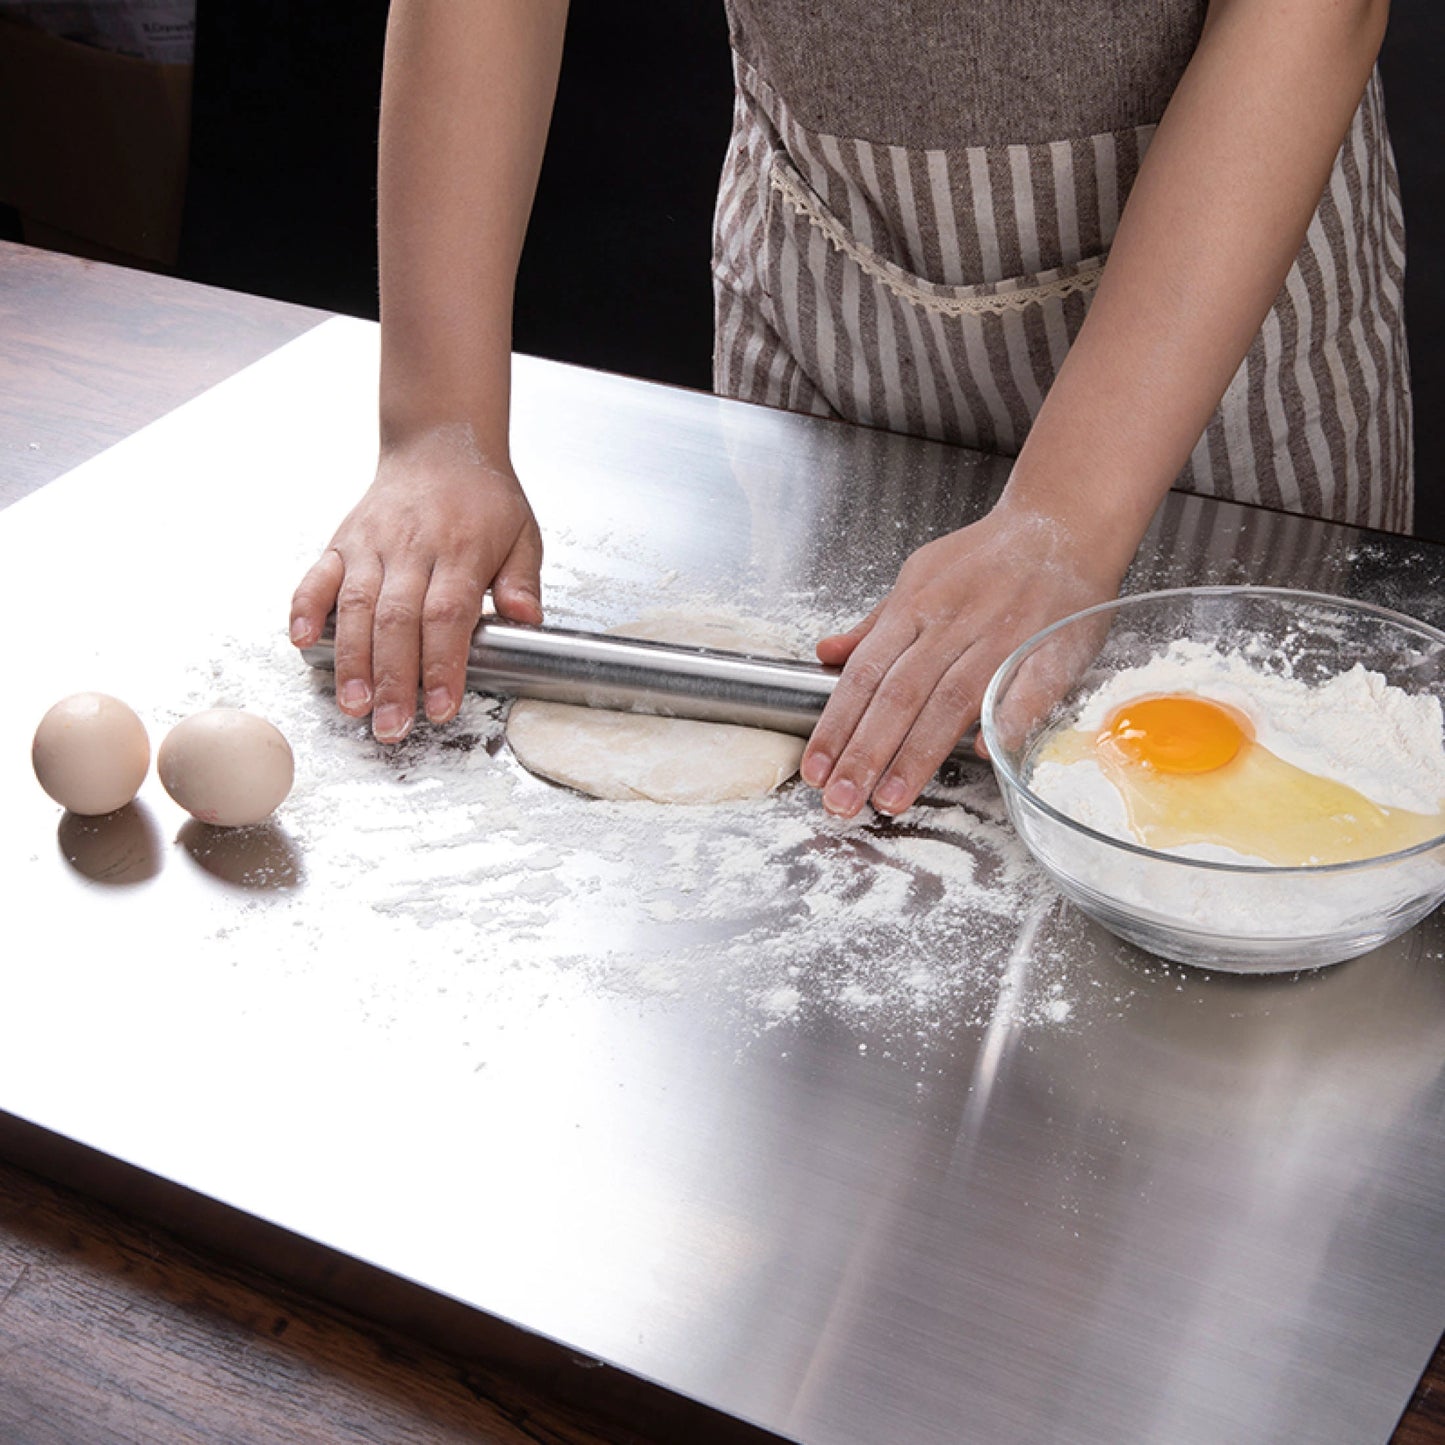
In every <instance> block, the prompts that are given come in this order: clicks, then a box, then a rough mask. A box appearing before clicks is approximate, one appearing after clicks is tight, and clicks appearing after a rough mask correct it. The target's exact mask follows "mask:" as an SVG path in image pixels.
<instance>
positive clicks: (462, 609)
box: [422, 592, 476, 628]
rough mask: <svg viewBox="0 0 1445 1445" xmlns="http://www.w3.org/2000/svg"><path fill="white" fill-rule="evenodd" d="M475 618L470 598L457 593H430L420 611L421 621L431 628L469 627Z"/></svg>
mask: <svg viewBox="0 0 1445 1445" xmlns="http://www.w3.org/2000/svg"><path fill="white" fill-rule="evenodd" d="M475 616H476V608H475V606H474V605H473V600H472V598H471V597H469V596H465V595H463V594H461V593H459V592H438V593H432V594H430V595H428V597H427V600H426V606H425V607H423V609H422V621H423V622H425V623H426V624H427V625H428V626H433V627H445V628H462V627H470V626H471V624H472V621H473V620H474V618H475Z"/></svg>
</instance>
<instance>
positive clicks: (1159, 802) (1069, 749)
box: [1039, 693, 1445, 867]
mask: <svg viewBox="0 0 1445 1445" xmlns="http://www.w3.org/2000/svg"><path fill="white" fill-rule="evenodd" d="M1254 734H1255V730H1254V728H1253V726H1252V725H1251V723H1250V720H1249V718H1248V717H1247V716H1246V715H1245V714H1244V713H1242V712H1240V711H1239V710H1237V709H1236V708H1233V707H1230V706H1228V705H1227V704H1224V703H1220V702H1215V701H1213V700H1211V699H1208V698H1203V697H1196V696H1190V695H1187V694H1174V693H1171V694H1162V695H1160V694H1154V695H1148V696H1144V697H1137V698H1132V699H1130V700H1129V701H1128V702H1126V703H1124V704H1122V705H1121V706H1119V707H1116V708H1115V709H1114V710H1113V711H1112V712H1111V713H1110V714H1109V715H1108V717H1106V718H1105V719H1104V724H1103V726H1102V727H1101V728H1100V729H1099V730H1098V731H1097V732H1093V733H1091V732H1087V731H1080V730H1069V731H1065V732H1062V733H1060V734H1058V735H1056V737H1055V738H1053V739H1051V740H1050V741H1049V743H1048V744H1046V745H1045V747H1044V748H1043V749H1042V750H1041V752H1040V755H1039V756H1040V758H1041V759H1046V760H1050V761H1055V762H1060V763H1069V762H1078V761H1081V760H1084V759H1092V760H1093V761H1095V762H1096V763H1097V764H1098V766H1099V768H1100V769H1101V771H1102V772H1103V773H1104V775H1105V777H1107V778H1108V780H1109V781H1110V782H1111V783H1112V784H1113V786H1114V787H1115V788H1116V789H1117V790H1118V792H1119V794H1120V795H1121V796H1122V798H1123V800H1124V805H1125V809H1126V812H1127V815H1128V820H1129V827H1130V830H1131V832H1132V834H1133V836H1134V838H1135V840H1136V841H1137V842H1139V843H1142V844H1143V845H1144V846H1145V847H1148V848H1154V849H1157V850H1169V849H1177V848H1184V847H1189V846H1191V845H1195V844H1201V843H1202V844H1214V845H1217V846H1220V847H1223V848H1228V849H1231V850H1232V851H1233V852H1235V853H1238V854H1242V855H1244V856H1245V857H1246V858H1250V859H1259V860H1261V861H1262V862H1265V863H1271V864H1275V865H1277V866H1280V867H1302V866H1306V865H1310V864H1327V863H1345V862H1351V861H1354V860H1357V859H1362V858H1374V857H1378V856H1380V855H1381V854H1385V853H1393V852H1396V851H1398V850H1400V849H1403V848H1410V847H1413V846H1414V845H1415V844H1417V843H1423V842H1426V841H1427V840H1429V839H1432V838H1435V837H1438V836H1439V835H1440V834H1441V833H1442V832H1445V817H1442V815H1441V814H1438V813H1431V814H1425V813H1414V812H1409V811H1407V810H1406V809H1403V808H1387V807H1382V806H1380V805H1379V804H1377V803H1375V802H1372V801H1371V800H1370V799H1369V798H1367V797H1365V796H1364V795H1363V794H1362V793H1359V792H1357V791H1356V790H1355V789H1354V788H1351V787H1349V786H1348V785H1346V784H1345V783H1341V782H1338V781H1336V780H1335V779H1333V778H1326V777H1320V776H1317V775H1316V774H1314V773H1309V772H1306V771H1305V770H1304V769H1302V768H1298V767H1296V766H1295V765H1294V764H1293V763H1288V762H1285V761H1284V760H1283V759H1282V758H1280V757H1277V756H1276V755H1275V754H1274V753H1273V752H1271V751H1270V750H1269V749H1268V748H1266V747H1264V746H1263V745H1261V744H1260V743H1259V742H1258V741H1256V739H1255V735H1254Z"/></svg>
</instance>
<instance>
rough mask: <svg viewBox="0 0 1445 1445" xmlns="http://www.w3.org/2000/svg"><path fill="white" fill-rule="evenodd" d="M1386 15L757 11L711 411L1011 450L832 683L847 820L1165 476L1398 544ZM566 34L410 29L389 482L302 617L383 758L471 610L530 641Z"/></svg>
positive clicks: (1107, 582)
mask: <svg viewBox="0 0 1445 1445" xmlns="http://www.w3.org/2000/svg"><path fill="white" fill-rule="evenodd" d="M1387 8H1388V7H1387V4H1386V3H1385V0H1292V3H1282V0H1209V3H1205V0H1152V3H1148V4H1140V3H1136V4H1132V5H1130V4H1126V3H1124V0H1089V3H1080V0H991V3H983V0H980V3H976V4H972V5H962V6H960V5H949V4H945V3H942V0H915V3H914V4H913V5H911V6H908V7H898V6H880V5H877V4H874V3H870V0H840V3H836V4H830V5H827V6H817V5H809V6H803V5H801V4H796V3H792V4H789V3H783V0H732V6H731V10H730V20H731V28H732V36H733V44H734V51H735V63H736V71H737V78H738V93H737V109H736V116H735V127H734V135H733V141H732V145H731V147H730V149H729V152H728V157H727V161H726V163H725V166H724V175H723V186H722V190H721V193H720V196H719V206H718V213H717V224H716V233H715V256H714V275H715V281H716V293H717V297H718V326H717V335H716V350H715V363H716V373H717V381H718V386H719V389H720V390H721V391H723V392H725V393H726V394H730V395H735V396H743V397H747V398H749V399H753V400H761V401H768V402H772V403H774V404H779V405H785V406H792V407H795V408H799V409H803V410H809V411H815V412H819V413H833V414H837V415H842V416H845V417H848V418H851V419H854V420H858V421H864V422H868V423H871V424H874V425H885V426H890V427H894V428H896V429H900V430H908V431H917V432H921V433H924V434H929V435H935V436H940V437H944V438H947V439H951V440H956V441H960V442H964V443H966V444H969V445H974V446H985V447H991V448H996V449H999V450H1003V451H1006V452H1008V453H1010V454H1013V453H1015V452H1016V454H1017V461H1016V462H1015V465H1014V468H1013V472H1012V476H1011V478H1010V481H1009V484H1008V486H1007V488H1006V489H1005V491H1004V494H1003V496H1002V498H1001V500H1000V501H999V503H998V504H997V506H996V507H995V508H994V510H993V511H992V512H990V513H989V515H988V516H987V517H985V518H984V519H983V520H982V521H980V522H977V523H975V524H973V525H972V526H969V527H966V528H964V529H962V530H960V531H957V532H953V533H951V534H949V535H947V536H944V537H941V538H938V539H936V540H935V541H933V542H930V543H929V544H927V545H926V546H924V547H922V548H920V549H919V550H918V551H917V552H916V553H914V555H913V556H912V557H910V558H909V560H908V561H907V563H906V564H905V565H904V567H903V568H902V570H901V571H900V574H899V577H898V580H897V583H896V585H895V586H894V588H893V590H892V591H891V592H890V593H889V595H888V596H887V597H886V598H884V600H883V601H882V602H881V603H880V604H879V605H878V606H877V607H876V608H875V609H874V610H873V612H872V613H870V614H869V616H868V617H866V618H865V619H863V620H862V621H861V622H860V623H859V624H858V625H857V626H856V627H854V628H853V629H852V630H850V631H849V632H847V633H843V634H839V635H836V636H833V637H828V638H824V639H822V640H821V641H820V642H819V644H818V649H817V651H818V656H819V657H820V659H821V660H822V661H824V662H825V663H828V664H831V665H837V666H842V667H843V675H842V677H841V679H840V680H839V683H838V686H837V688H836V690H835V692H834V695H833V698H832V700H831V701H830V703H829V705H828V707H827V709H826V711H825V712H824V714H823V716H822V718H821V719H820V721H819V723H818V725H817V727H816V728H815V730H814V732H813V735H812V738H811V739H810V741H809V744H808V748H807V751H806V752H805V754H804V758H803V764H802V774H803V777H804V779H805V781H807V782H808V783H810V784H811V785H813V786H815V787H819V788H821V789H822V790H823V802H824V804H825V806H826V807H828V808H829V809H830V810H831V811H833V812H835V813H837V814H839V815H841V816H844V817H851V816H853V815H855V814H856V813H857V812H858V811H859V810H860V809H861V808H862V807H863V805H864V803H865V802H867V801H869V800H871V801H872V803H873V805H874V806H875V807H876V808H878V809H879V810H881V811H883V812H887V813H898V812H901V811H903V810H904V809H905V808H907V807H908V806H909V805H910V804H911V803H912V802H913V800H914V799H915V798H916V797H917V795H918V793H919V791H920V790H921V789H922V787H923V786H924V784H925V783H926V782H927V781H928V779H929V778H930V777H931V776H932V774H933V772H934V770H935V769H936V768H937V766H938V764H939V763H940V762H941V761H942V759H943V758H944V757H945V756H946V754H947V753H948V752H949V751H950V749H951V748H952V747H953V745H954V743H955V741H956V740H957V738H958V737H959V736H960V735H961V734H962V732H963V731H964V730H965V729H966V728H967V727H968V726H969V725H970V724H971V723H972V721H973V720H974V719H975V718H976V716H977V713H978V708H979V703H980V701H981V698H982V695H983V690H984V687H985V685H986V683H987V681H988V678H989V676H990V675H991V674H992V672H993V670H994V668H995V667H996V666H997V664H998V663H999V662H1000V661H1001V660H1002V658H1003V657H1004V656H1006V655H1007V653H1008V652H1009V651H1010V650H1011V649H1012V648H1013V647H1014V646H1015V645H1016V644H1017V643H1019V642H1020V641H1022V640H1023V639H1024V638H1025V637H1027V636H1028V635H1030V634H1031V633H1033V632H1035V631H1036V630H1038V629H1039V628H1040V627H1042V626H1044V625H1046V624H1047V623H1049V622H1051V621H1053V620H1055V619H1056V618H1058V617H1060V616H1062V615H1064V614H1065V613H1067V612H1070V611H1073V610H1075V609H1076V608H1077V607H1080V606H1083V605H1087V604H1088V603H1090V602H1094V601H1099V600H1102V599H1104V598H1106V597H1109V596H1112V595H1113V594H1114V593H1115V592H1116V591H1117V589H1118V586H1119V583H1120V581H1121V579H1122V577H1123V574H1124V571H1125V568H1126V567H1127V566H1128V564H1129V561H1130V559H1131V558H1132V557H1133V555H1134V552H1135V550H1136V548H1137V547H1138V545H1139V541H1140V539H1141V537H1142V536H1143V534H1144V531H1145V528H1146V527H1147V526H1148V523H1149V520H1150V518H1151V517H1152V515H1153V513H1154V511H1155V509H1156V508H1157V506H1158V504H1159V502H1160V500H1161V498H1162V497H1163V495H1164V493H1165V492H1166V491H1167V490H1168V488H1169V487H1170V486H1171V485H1172V484H1174V483H1176V482H1178V483H1179V484H1180V485H1183V486H1188V487H1193V488H1194V489H1196V490H1203V491H1213V492H1216V493H1218V494H1222V495H1228V496H1234V497H1238V498H1240V499H1242V500H1252V501H1263V502H1265V503H1267V504H1270V505H1275V506H1282V507H1285V508H1289V509H1293V510H1299V511H1306V512H1310V513H1313V514H1315V515H1321V516H1330V517H1335V518H1339V519H1341V520H1350V521H1361V522H1368V523H1371V524H1373V525H1382V526H1391V527H1395V528H1399V529H1405V528H1407V527H1408V525H1409V518H1410V486H1411V482H1410V451H1409V402H1408V390H1407V380H1406V375H1405V351H1404V338H1403V326H1402V321H1401V315H1400V270H1401V266H1402V263H1403V251H1402V244H1403V241H1402V233H1401V229H1400V221H1399V207H1398V199H1397V196H1396V192H1395V183H1394V174H1393V167H1392V164H1391V160H1390V156H1389V149H1388V142H1387V140H1386V137H1385V132H1384V126H1383V117H1382V113H1381V107H1380V99H1379V91H1378V80H1377V79H1373V78H1372V73H1373V66H1374V61H1375V56H1376V54H1377V52H1378V49H1379V45H1380V41H1381V38H1382V35H1383V32H1384V26H1385V21H1386V16H1387ZM905 11H906V13H907V20H906V23H905V22H904V20H903V19H902V18H900V17H901V15H902V14H903V13H904V12H905ZM564 19H565V5H564V4H563V3H561V0H487V3H482V0H477V3H473V4H469V5H466V6H461V5H454V4H448V3H446V0H398V3H397V4H395V5H393V8H392V14H391V20H390V25H389V31H388V40H387V59H386V69H385V77H384V82H383V89H382V121H381V167H380V212H379V220H380V245H381V252H380V256H381V286H382V290H381V303H382V313H381V314H382V380H381V455H380V459H379V462H378V467H377V475H376V479H375V481H374V482H373V484H372V486H371V488H370V490H369V491H368V492H367V494H366V495H365V497H364V498H363V499H362V501H361V502H360V503H359V505H358V506H357V507H356V509H355V510H354V511H353V512H352V513H351V514H350V516H349V517H348V518H347V519H346V520H345V521H344V522H343V523H342V526H341V528H340V529H339V530H338V532H337V534H336V536H335V538H334V539H333V541H332V543H331V546H330V547H329V548H328V550H327V551H326V553H325V554H324V555H323V556H322V558H321V559H320V561H318V563H317V564H316V565H315V567H313V568H312V569H311V571H310V572H309V573H308V574H307V576H306V578H305V579H304V580H303V582H302V584H301V586H300V587H299V588H298V590H297V593H296V597H295V600H294V602H293V609H292V636H293V639H294V640H295V641H296V642H297V643H298V644H300V645H303V646H304V645H306V644H308V643H309V642H310V641H311V640H313V639H314V638H315V637H316V636H317V635H318V634H319V632H320V629H321V626H322V623H323V622H324V619H325V617H326V615H327V613H328V611H329V610H330V609H331V608H332V607H333V606H335V607H336V608H337V612H338V621H337V646H336V664H337V666H336V680H337V695H338V701H339V703H340V705H341V707H342V708H343V709H344V710H345V711H347V712H349V713H351V714H352V715H354V716H364V715H365V714H366V713H367V712H370V713H371V715H372V719H373V729H374V731H375V734H376V736H377V737H378V738H379V739H381V740H382V741H397V740H399V739H400V738H402V737H403V736H405V734H406V732H407V731H408V729H409V728H410V726H411V725H412V716H413V711H414V704H415V697H416V691H417V681H418V679H420V681H421V686H422V691H423V695H424V705H425V711H426V715H427V717H428V718H429V719H430V720H432V721H433V722H444V721H446V720H447V719H449V718H450V717H452V716H453V715H454V714H455V712H456V710H457V708H458V707H459V706H460V703H461V697H462V688H463V682H464V672H465V655H466V644H467V638H468V637H469V635H470V632H471V630H472V627H473V626H474V624H475V622H476V619H477V617H478V615H479V612H480V607H481V600H482V595H483V593H484V591H486V590H487V589H488V588H490V590H491V592H492V595H493V599H494V603H495V606H496V608H497V610H498V612H499V613H500V614H501V615H503V616H504V617H508V618H511V619H513V620H516V621H522V622H536V621H539V620H540V619H541V599H540V586H539V581H538V571H539V566H540V559H541V539H540V537H539V535H538V531H537V526H536V523H535V520H534V519H533V517H532V513H531V509H530V507H529V506H528V504H527V501H526V498H525V496H524V494H523V492H522V489H521V486H520V484H519V483H518V481H517V478H516V476H515V474H514V473H513V471H512V467H511V463H510V461H509V458H508V454H507V407H508V381H509V365H510V361H509V355H510V322H511V298H512V288H513V282H514V279H515V275H516V266H517V260H518V257H519V255H520V251H521V244H522V237H523V233H524V231H525V226H526V218H527V213H528V209H529V207H530V204H531V198H532V193H533V190H534V187H535V183H536V177H537V172H538V169H539V166H540V163H541V156H542V149H543V143H544V138H545V133H546V128H547V122H548V117H549V114H550V109H551V103H552V97H553V94H554V92H555V85H556V77H557V71H558V67H559V64H560V56H561V46H562V32H563V24H564ZM1156 122H1157V125H1156ZM1322 197H1323V199H1322ZM1106 253H1107V258H1108V264H1107V265H1104V264H1103V258H1104V256H1105V254H1106Z"/></svg>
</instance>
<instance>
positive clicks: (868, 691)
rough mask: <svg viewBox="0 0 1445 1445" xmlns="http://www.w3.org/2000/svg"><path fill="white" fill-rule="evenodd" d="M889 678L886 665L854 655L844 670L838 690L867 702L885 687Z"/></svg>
mask: <svg viewBox="0 0 1445 1445" xmlns="http://www.w3.org/2000/svg"><path fill="white" fill-rule="evenodd" d="M887 676H888V668H887V666H886V665H885V664H883V663H881V662H876V661H874V660H873V659H872V658H869V657H859V656H858V654H857V653H854V654H853V657H852V659H851V660H850V661H849V663H848V666H847V667H846V668H845V669H844V670H843V676H842V677H840V678H839V679H838V690H839V691H841V692H842V693H843V694H844V695H845V696H847V697H853V698H859V699H864V700H866V699H867V698H870V697H872V696H873V695H874V694H875V693H876V692H877V691H878V690H879V688H881V687H882V686H883V682H884V679H886V678H887Z"/></svg>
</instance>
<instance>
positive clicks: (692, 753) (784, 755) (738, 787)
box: [507, 612, 805, 803]
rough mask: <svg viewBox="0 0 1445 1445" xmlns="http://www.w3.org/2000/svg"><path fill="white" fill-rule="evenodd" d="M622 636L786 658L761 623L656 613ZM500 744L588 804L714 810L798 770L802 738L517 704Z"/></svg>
mask: <svg viewBox="0 0 1445 1445" xmlns="http://www.w3.org/2000/svg"><path fill="white" fill-rule="evenodd" d="M613 631H614V632H616V633H619V634H621V635H623V636H627V637H641V638H646V639H649V640H651V641H654V642H675V643H677V644H679V645H680V646H684V647H716V648H721V649H723V650H726V651H730V652H752V653H761V654H765V655H770V656H774V657H778V656H786V655H788V654H787V653H786V651H785V649H783V648H782V647H780V646H779V640H778V637H777V635H776V633H775V632H774V631H773V630H772V629H770V628H768V627H766V626H765V625H761V624H749V623H746V622H741V621H739V620H738V619H736V618H727V617H717V616H711V615H707V614H698V613H680V612H679V613H659V614H657V615H655V616H653V617H649V618H645V619H643V620H642V621H641V622H636V623H632V624H629V625H628V626H626V627H618V628H614V629H613ZM507 741H508V742H509V743H510V744H511V746H512V751H513V752H514V753H515V754H516V755H517V757H518V759H519V760H520V761H521V763H522V766H523V767H525V768H527V769H528V770H529V771H530V772H533V773H536V774H538V775H539V776H541V777H544V778H550V779H551V780H552V781H553V782H554V783H565V784H566V786H567V787H569V788H576V789H577V790H578V791H579V792H582V793H590V794H591V795H592V797H594V798H614V799H623V798H648V799H651V800H652V801H653V802H654V803H723V802H727V801H729V800H730V799H736V798H761V797H765V796H766V795H767V794H768V793H771V792H772V791H773V789H774V788H776V787H778V786H779V785H780V784H781V783H785V782H786V781H787V780H788V779H789V778H790V777H792V775H793V774H794V773H795V772H797V770H798V761H799V759H800V758H801V757H802V756H803V744H804V741H805V740H804V739H803V738H795V737H790V736H788V735H787V734H785V733H771V732H764V731H763V730H762V729H761V728H745V727H734V726H733V725H732V724H730V723H711V722H695V721H693V720H692V719H691V718H672V717H649V716H647V715H646V714H642V713H623V712H605V711H603V710H601V709H599V708H590V707H572V706H570V705H569V704H567V703H560V702H541V701H538V700H536V699H534V698H519V699H518V700H517V701H516V702H515V703H513V704H512V710H511V712H510V713H509V714H508V717H507Z"/></svg>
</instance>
